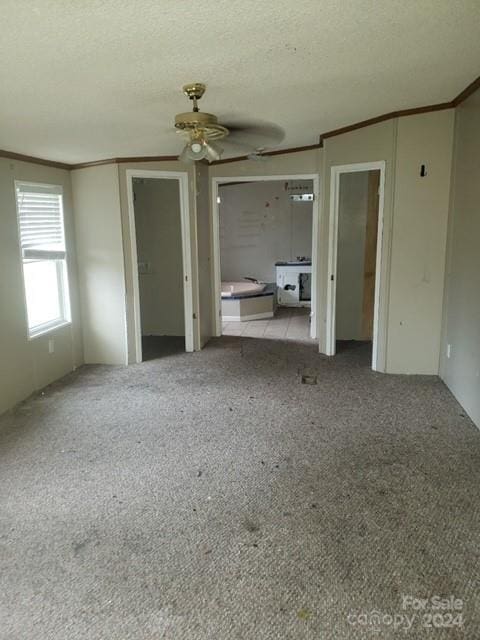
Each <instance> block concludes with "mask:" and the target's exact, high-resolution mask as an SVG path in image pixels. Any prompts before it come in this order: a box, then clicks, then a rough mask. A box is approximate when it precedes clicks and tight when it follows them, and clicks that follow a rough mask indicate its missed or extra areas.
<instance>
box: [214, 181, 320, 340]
mask: <svg viewBox="0 0 480 640" xmlns="http://www.w3.org/2000/svg"><path fill="white" fill-rule="evenodd" d="M318 183H319V177H318V175H316V174H308V175H288V176H254V177H245V176H242V177H230V178H213V181H212V195H213V202H212V206H213V232H214V233H213V240H214V259H215V265H214V267H215V269H214V272H215V278H214V291H215V319H216V335H218V336H219V335H222V333H224V334H226V335H235V336H242V337H258V338H269V339H298V340H309V341H312V342H313V341H316V333H317V326H316V322H317V314H316V301H317V295H316V293H317V292H316V285H315V282H316V270H317V243H318V188H319V185H318Z"/></svg>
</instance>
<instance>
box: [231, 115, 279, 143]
mask: <svg viewBox="0 0 480 640" xmlns="http://www.w3.org/2000/svg"><path fill="white" fill-rule="evenodd" d="M222 124H223V126H225V127H227V129H228V130H229V135H228V138H229V139H230V140H231V141H232V142H236V141H237V140H238V141H239V142H244V143H245V144H247V145H249V146H251V147H254V148H257V147H267V146H269V147H271V146H275V145H277V144H280V143H281V142H282V140H283V139H284V138H285V131H284V129H282V127H279V126H278V125H276V124H273V123H271V122H248V121H244V122H242V121H239V120H234V121H232V122H229V121H227V122H224V121H222Z"/></svg>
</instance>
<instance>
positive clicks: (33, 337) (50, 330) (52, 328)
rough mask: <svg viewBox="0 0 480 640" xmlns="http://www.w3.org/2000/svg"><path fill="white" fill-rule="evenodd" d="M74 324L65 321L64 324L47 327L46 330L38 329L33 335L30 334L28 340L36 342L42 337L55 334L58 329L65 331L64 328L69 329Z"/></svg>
mask: <svg viewBox="0 0 480 640" xmlns="http://www.w3.org/2000/svg"><path fill="white" fill-rule="evenodd" d="M71 324H72V321H71V320H65V321H64V322H59V323H58V324H54V325H51V326H46V327H44V328H41V329H38V330H37V331H34V332H32V333H29V334H28V340H36V338H41V337H42V336H46V335H48V334H49V333H53V332H54V331H57V330H58V329H63V328H64V327H68V326H70V325H71Z"/></svg>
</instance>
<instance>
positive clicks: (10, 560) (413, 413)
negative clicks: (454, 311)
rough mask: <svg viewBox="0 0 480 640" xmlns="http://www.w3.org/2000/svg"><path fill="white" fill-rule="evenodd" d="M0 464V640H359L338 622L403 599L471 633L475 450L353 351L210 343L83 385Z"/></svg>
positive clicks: (245, 341)
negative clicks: (451, 615)
mask: <svg viewBox="0 0 480 640" xmlns="http://www.w3.org/2000/svg"><path fill="white" fill-rule="evenodd" d="M307 371H308V373H309V375H310V376H311V377H313V378H316V382H317V384H302V374H303V373H304V372H307ZM0 462H1V464H0V491H1V494H2V497H1V499H2V505H3V508H4V511H3V514H2V537H1V547H0V553H1V558H0V559H1V566H2V571H1V573H0V586H1V589H0V610H1V620H2V631H1V634H2V637H3V638H5V639H7V638H8V639H12V640H13V639H17V638H18V639H20V638H25V637H29V638H30V637H32V638H33V637H35V638H36V639H37V640H47V638H48V640H65V638H66V637H68V638H69V640H77V639H78V640H80V639H81V640H94V639H95V640H98V639H99V638H109V639H112V640H113V639H117V638H118V639H120V638H121V639H122V640H130V639H135V640H138V639H139V638H143V637H145V638H147V637H148V638H151V639H152V640H153V639H154V638H155V639H156V638H159V639H160V638H166V639H175V640H179V639H181V640H207V639H209V640H210V639H211V638H222V639H225V640H227V639H230V638H242V640H258V639H263V638H265V639H272V640H273V639H276V638H282V639H291V640H294V639H295V640H298V639H299V638H306V639H307V638H308V639H312V640H313V639H317V638H324V637H325V638H326V637H328V638H339V639H342V638H354V637H355V638H356V637H359V635H358V629H354V628H352V626H351V625H350V624H349V623H348V621H347V615H348V614H349V612H352V611H354V612H360V611H371V610H379V611H383V612H388V613H392V614H393V613H395V612H398V611H399V610H401V596H402V594H411V595H413V596H418V597H427V596H429V595H435V594H440V595H444V596H448V595H450V594H453V595H455V596H456V597H458V598H461V599H463V601H464V602H465V603H466V604H465V630H466V631H465V633H464V634H462V637H465V638H473V637H474V634H475V630H476V629H478V628H479V627H480V620H479V619H478V618H477V619H476V618H475V616H476V615H477V616H478V608H477V610H476V613H475V607H474V600H475V598H476V595H477V592H476V589H477V586H476V584H475V583H474V581H473V580H471V576H472V568H473V567H475V566H478V549H479V546H480V539H479V529H478V509H476V508H475V496H476V492H477V488H478V483H479V481H480V464H479V463H480V433H479V432H478V430H477V429H476V428H475V427H474V425H473V424H472V422H471V421H470V420H469V419H468V418H467V417H466V416H465V414H464V412H463V411H462V409H461V407H460V405H459V404H458V403H457V402H456V401H455V400H454V399H453V397H452V395H451V394H450V393H449V391H448V390H447V389H446V387H445V386H444V385H443V383H442V382H441V381H440V380H439V379H438V378H436V377H433V376H432V377H419V376H395V375H390V376H385V375H381V374H376V373H374V372H372V371H371V370H370V369H369V358H368V349H367V348H364V349H362V348H358V349H355V350H348V349H347V350H345V351H342V352H341V353H339V355H338V356H336V357H335V358H334V359H327V358H325V357H323V356H320V355H318V353H317V352H316V346H315V345H312V344H309V343H306V342H302V341H295V340H284V341H280V340H266V339H250V338H247V337H235V336H224V337H222V338H219V339H216V340H212V341H211V342H210V343H209V344H208V345H207V347H206V348H205V350H204V351H202V352H197V353H194V354H186V353H178V354H172V355H171V356H170V357H168V358H166V359H158V360H151V361H149V362H145V363H142V364H139V365H134V366H130V367H128V368H125V367H107V366H87V367H83V368H81V369H79V370H78V371H77V372H76V373H74V374H71V375H69V376H67V377H66V378H64V380H63V381H62V382H59V383H56V384H54V385H52V386H50V387H49V388H47V389H46V390H45V392H44V393H42V394H40V395H38V396H36V397H32V398H31V399H29V400H27V401H26V402H24V403H23V404H21V405H20V406H18V408H16V409H15V410H14V411H12V412H10V413H8V414H5V415H3V416H2V417H0ZM469 630H470V633H468V631H469ZM398 633H399V632H396V634H395V633H394V631H393V628H392V627H388V626H385V627H382V632H381V637H382V639H383V640H385V639H387V640H388V639H390V638H397V637H399V636H398ZM451 634H452V631H451V629H450V630H449V629H446V630H442V629H436V630H435V634H434V635H435V638H436V639H437V638H438V639H439V640H444V639H445V638H450V637H451ZM375 637H378V634H377V635H375ZM408 638H412V639H417V638H418V639H420V638H422V639H423V638H424V630H423V629H421V628H420V627H414V628H413V630H411V631H410V632H409V633H408Z"/></svg>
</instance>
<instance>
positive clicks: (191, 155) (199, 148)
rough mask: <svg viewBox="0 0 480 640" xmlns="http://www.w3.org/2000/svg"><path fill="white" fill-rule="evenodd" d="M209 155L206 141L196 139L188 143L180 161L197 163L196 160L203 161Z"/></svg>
mask: <svg viewBox="0 0 480 640" xmlns="http://www.w3.org/2000/svg"><path fill="white" fill-rule="evenodd" d="M207 155H208V148H207V144H206V142H205V140H199V139H198V138H197V139H194V140H191V141H190V142H187V144H186V145H185V147H184V149H183V151H182V153H181V154H180V158H179V160H181V161H182V162H195V161H196V160H203V159H204V158H206V157H207Z"/></svg>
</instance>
